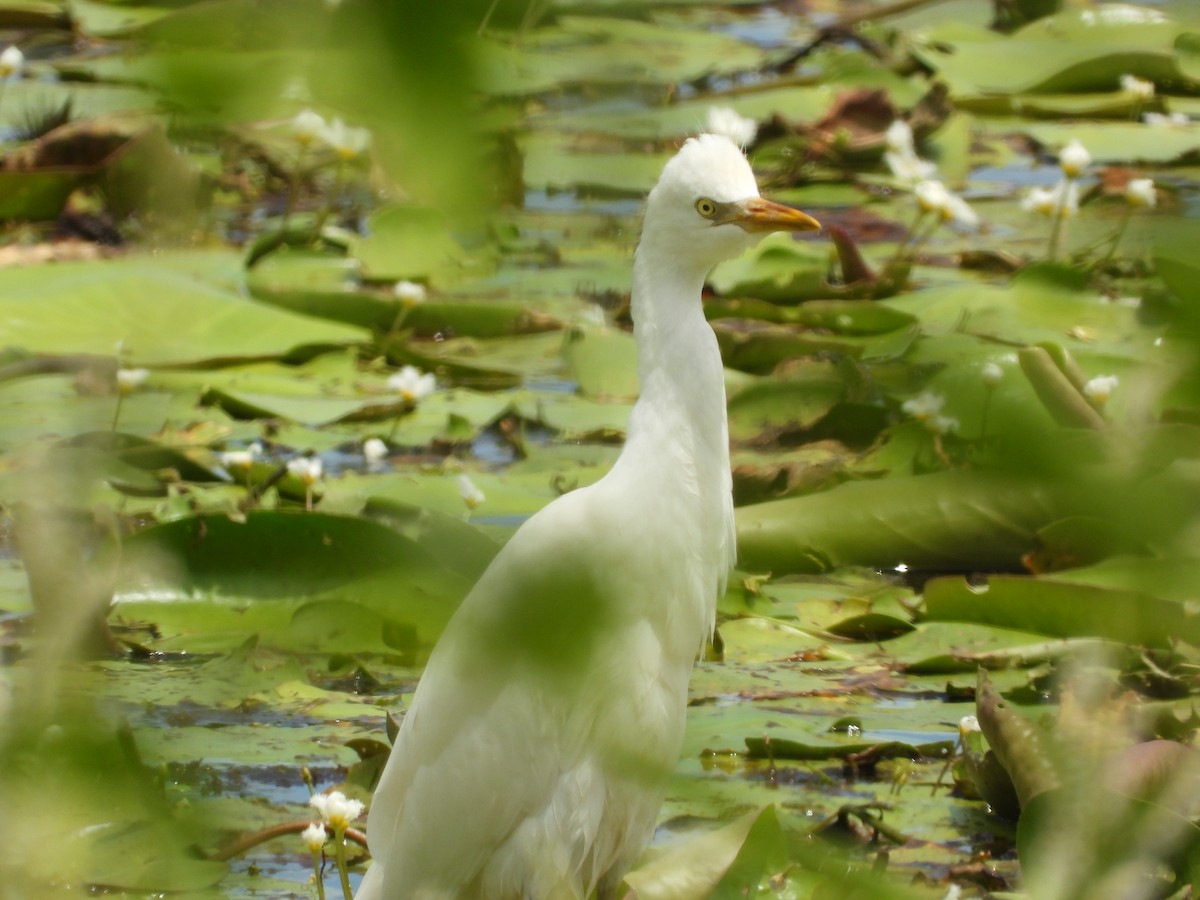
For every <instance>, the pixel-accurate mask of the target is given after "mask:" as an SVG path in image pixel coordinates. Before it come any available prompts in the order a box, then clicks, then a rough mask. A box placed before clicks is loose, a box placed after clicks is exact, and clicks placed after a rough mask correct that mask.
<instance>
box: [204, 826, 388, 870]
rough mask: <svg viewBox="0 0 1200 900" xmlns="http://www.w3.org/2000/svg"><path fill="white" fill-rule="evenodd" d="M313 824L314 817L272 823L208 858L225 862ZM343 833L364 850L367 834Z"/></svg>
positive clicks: (351, 830) (353, 831)
mask: <svg viewBox="0 0 1200 900" xmlns="http://www.w3.org/2000/svg"><path fill="white" fill-rule="evenodd" d="M311 824H312V819H302V820H300V821H298V822H284V823H282V824H280V825H272V826H271V827H270V828H264V829H262V830H261V831H255V832H253V833H251V834H247V835H244V836H243V837H240V838H238V839H237V840H236V841H234V842H233V843H232V844H228V845H226V846H225V847H222V848H221V849H220V850H217V851H216V852H215V853H213V854H212V855H211V856H209V857H208V858H209V859H211V860H215V861H216V862H225V861H226V860H230V859H233V858H234V857H235V856H241V855H242V854H243V853H245V852H247V851H248V850H252V849H254V848H255V847H257V846H258V845H259V844H265V843H266V842H267V841H273V840H275V839H276V838H278V837H283V836H284V835H285V834H301V833H302V832H303V831H304V829H305V828H307V827H308V826H309V825H311ZM342 835H343V837H346V838H349V839H350V840H352V841H354V843H356V844H358V845H359V846H360V847H362V848H363V849H364V850H365V849H366V847H367V836H366V834H364V833H363V832H361V831H359V830H358V829H357V828H347V829H346V830H345V831H344V832H342Z"/></svg>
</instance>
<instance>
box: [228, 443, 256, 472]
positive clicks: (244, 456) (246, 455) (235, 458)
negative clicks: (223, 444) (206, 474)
mask: <svg viewBox="0 0 1200 900" xmlns="http://www.w3.org/2000/svg"><path fill="white" fill-rule="evenodd" d="M261 455H262V444H260V443H258V442H255V443H253V444H251V445H250V446H249V447H247V448H246V449H245V450H226V451H225V452H224V453H222V454H221V456H220V459H221V465H222V466H224V467H225V468H226V469H248V468H250V466H251V465H252V464H253V463H254V460H256V459H257V458H258V457H259V456H261Z"/></svg>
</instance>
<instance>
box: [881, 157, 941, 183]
mask: <svg viewBox="0 0 1200 900" xmlns="http://www.w3.org/2000/svg"><path fill="white" fill-rule="evenodd" d="M883 161H884V162H885V163H887V167H888V169H890V170H891V172H892V174H893V175H895V176H896V179H897V180H899V181H902V182H905V183H907V184H915V183H917V182H920V181H926V180H927V179H929V177H930V176H932V175H936V174H937V166H935V165H934V164H933V163H931V162H929V160H926V159H921V157H919V156H917V154H915V153H913V152H912V151H911V150H910V151H909V152H907V153H901V152H899V151H895V150H888V151H887V152H886V153H884V154H883Z"/></svg>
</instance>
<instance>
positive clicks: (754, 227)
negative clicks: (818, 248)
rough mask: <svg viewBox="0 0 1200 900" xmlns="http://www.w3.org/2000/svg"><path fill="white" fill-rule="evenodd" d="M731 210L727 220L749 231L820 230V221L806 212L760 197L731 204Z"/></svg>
mask: <svg viewBox="0 0 1200 900" xmlns="http://www.w3.org/2000/svg"><path fill="white" fill-rule="evenodd" d="M733 212H734V215H732V216H731V217H730V219H729V221H730V222H732V223H733V224H734V225H739V226H741V228H742V229H744V230H745V231H749V232H757V231H820V230H821V223H820V222H818V221H817V220H816V219H814V218H813V217H812V216H810V215H808V213H802V212H800V210H798V209H792V208H791V207H790V206H784V205H783V204H782V203H775V202H773V201H771V200H764V199H763V198H762V197H755V198H754V199H752V200H743V201H741V202H740V203H735V204H733Z"/></svg>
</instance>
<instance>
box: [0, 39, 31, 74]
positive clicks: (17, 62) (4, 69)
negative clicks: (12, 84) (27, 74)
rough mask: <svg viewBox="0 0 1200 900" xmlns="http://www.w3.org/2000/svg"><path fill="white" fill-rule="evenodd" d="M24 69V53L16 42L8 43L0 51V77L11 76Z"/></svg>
mask: <svg viewBox="0 0 1200 900" xmlns="http://www.w3.org/2000/svg"><path fill="white" fill-rule="evenodd" d="M24 69H25V54H24V53H22V52H21V48H20V47H18V46H17V45H16V44H9V45H8V46H7V47H5V48H4V52H3V53H0V78H12V77H14V76H16V75H20V74H21V72H23V71H24Z"/></svg>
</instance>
